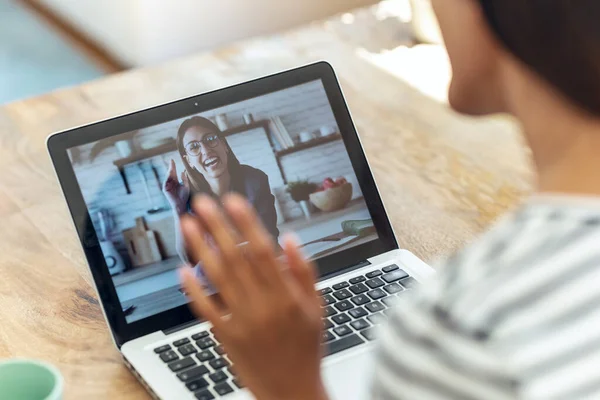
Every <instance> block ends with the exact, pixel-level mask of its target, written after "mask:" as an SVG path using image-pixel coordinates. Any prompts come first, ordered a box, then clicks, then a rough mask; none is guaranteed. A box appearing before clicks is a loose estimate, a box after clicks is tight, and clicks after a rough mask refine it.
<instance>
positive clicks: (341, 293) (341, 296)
mask: <svg viewBox="0 0 600 400" xmlns="http://www.w3.org/2000/svg"><path fill="white" fill-rule="evenodd" d="M333 295H334V296H335V298H336V299H338V300H346V299H348V298H350V297H352V293H350V292H349V291H348V289H342V290H338V291H337V292H333Z"/></svg>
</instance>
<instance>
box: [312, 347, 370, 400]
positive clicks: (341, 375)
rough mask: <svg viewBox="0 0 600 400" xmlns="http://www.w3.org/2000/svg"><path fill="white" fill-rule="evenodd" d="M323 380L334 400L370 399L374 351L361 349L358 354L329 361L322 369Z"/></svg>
mask: <svg viewBox="0 0 600 400" xmlns="http://www.w3.org/2000/svg"><path fill="white" fill-rule="evenodd" d="M322 373H323V380H324V381H325V386H326V387H327V391H328V392H329V396H330V399H332V400H348V399H353V400H366V399H370V398H371V396H370V389H371V386H370V385H371V379H372V375H373V351H372V347H371V349H361V351H359V352H357V354H352V353H351V354H349V355H347V356H346V355H343V356H341V357H339V358H337V359H336V360H332V361H329V360H327V361H326V362H325V363H324V366H323V368H322Z"/></svg>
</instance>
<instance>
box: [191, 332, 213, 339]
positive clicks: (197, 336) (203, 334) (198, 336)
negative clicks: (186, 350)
mask: <svg viewBox="0 0 600 400" xmlns="http://www.w3.org/2000/svg"><path fill="white" fill-rule="evenodd" d="M208 335H209V333H208V331H202V332H198V333H195V334H193V335H192V339H193V340H200V339H202V338H205V337H207V336H208Z"/></svg>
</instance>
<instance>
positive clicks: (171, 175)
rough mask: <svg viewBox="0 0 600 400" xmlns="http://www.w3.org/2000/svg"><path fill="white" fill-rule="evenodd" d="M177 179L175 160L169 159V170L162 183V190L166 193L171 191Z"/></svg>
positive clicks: (176, 183)
mask: <svg viewBox="0 0 600 400" xmlns="http://www.w3.org/2000/svg"><path fill="white" fill-rule="evenodd" d="M178 183H179V182H178V181H177V167H176V166H175V161H174V160H173V159H171V164H170V165H169V171H168V172H167V178H166V179H165V182H164V184H163V190H164V191H165V192H167V193H169V192H172V191H173V190H175V188H176V187H177V185H178Z"/></svg>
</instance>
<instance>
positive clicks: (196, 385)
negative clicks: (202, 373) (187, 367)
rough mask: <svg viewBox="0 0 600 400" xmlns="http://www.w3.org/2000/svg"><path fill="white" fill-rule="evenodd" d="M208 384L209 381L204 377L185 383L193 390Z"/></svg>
mask: <svg viewBox="0 0 600 400" xmlns="http://www.w3.org/2000/svg"><path fill="white" fill-rule="evenodd" d="M207 386H208V382H206V379H204V378H200V379H196V380H195V381H192V382H188V383H186V384H185V387H187V388H188V389H189V390H190V391H192V392H195V391H197V390H200V389H204V388H205V387H207Z"/></svg>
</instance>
